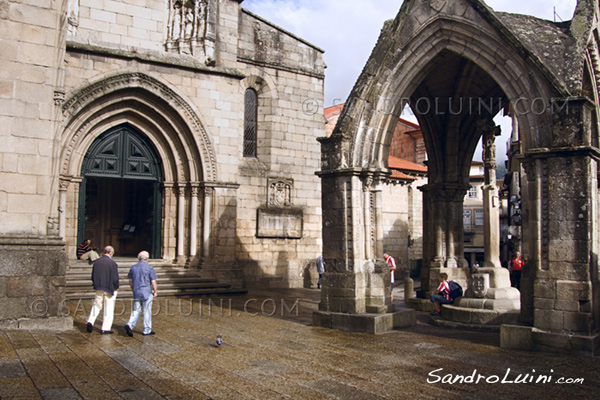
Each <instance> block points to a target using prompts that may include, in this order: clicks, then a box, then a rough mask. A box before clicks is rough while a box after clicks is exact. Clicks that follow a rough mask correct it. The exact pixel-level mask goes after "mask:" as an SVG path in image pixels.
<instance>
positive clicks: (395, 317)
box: [313, 309, 417, 334]
mask: <svg viewBox="0 0 600 400" xmlns="http://www.w3.org/2000/svg"><path fill="white" fill-rule="evenodd" d="M416 323H417V317H416V313H415V310H412V309H403V310H399V311H395V312H391V313H383V314H371V313H364V314H347V313H335V312H328V311H315V312H314V313H313V325H315V326H320V327H324V328H330V329H339V330H342V331H350V332H364V333H371V334H378V333H384V332H389V331H391V330H394V329H398V328H405V327H409V326H413V325H415V324H416Z"/></svg>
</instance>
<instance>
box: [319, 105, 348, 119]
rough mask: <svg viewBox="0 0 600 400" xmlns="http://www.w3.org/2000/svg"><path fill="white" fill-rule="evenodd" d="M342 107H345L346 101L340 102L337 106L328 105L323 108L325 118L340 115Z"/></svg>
mask: <svg viewBox="0 0 600 400" xmlns="http://www.w3.org/2000/svg"><path fill="white" fill-rule="evenodd" d="M342 108H344V103H342V104H338V105H337V106H331V107H327V108H326V109H324V110H323V114H324V115H325V119H326V120H327V121H329V120H330V119H331V118H332V117H335V116H337V115H340V114H341V113H342Z"/></svg>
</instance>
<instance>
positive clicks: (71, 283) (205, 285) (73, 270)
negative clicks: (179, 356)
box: [65, 259, 247, 300]
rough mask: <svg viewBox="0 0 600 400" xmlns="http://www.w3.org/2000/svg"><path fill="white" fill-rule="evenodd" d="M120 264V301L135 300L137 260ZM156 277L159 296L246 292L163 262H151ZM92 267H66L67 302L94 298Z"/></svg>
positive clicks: (87, 265) (119, 262) (78, 264)
mask: <svg viewBox="0 0 600 400" xmlns="http://www.w3.org/2000/svg"><path fill="white" fill-rule="evenodd" d="M116 261H117V263H118V264H119V286H120V289H119V294H118V298H124V299H130V298H132V297H133V293H132V291H131V288H130V287H129V280H128V279H127V274H128V273H129V269H130V268H131V266H132V265H133V264H135V263H136V262H137V260H134V259H127V260H116ZM149 263H150V265H152V267H153V268H154V271H155V272H156V277H157V285H158V291H159V292H158V293H159V295H160V296H184V295H185V296H187V295H194V296H197V295H214V294H219V295H228V294H229V295H233V294H245V293H247V290H244V289H234V288H232V287H231V285H229V284H226V283H219V282H218V281H217V280H216V279H208V278H203V277H202V271H201V270H198V269H188V268H181V267H176V266H174V265H173V264H170V263H166V262H164V261H162V260H150V261H149ZM91 273H92V266H91V265H89V264H88V263H84V262H78V263H76V264H73V265H71V266H69V267H68V268H67V273H66V287H65V297H66V298H67V300H77V299H92V298H94V290H93V288H92V282H91Z"/></svg>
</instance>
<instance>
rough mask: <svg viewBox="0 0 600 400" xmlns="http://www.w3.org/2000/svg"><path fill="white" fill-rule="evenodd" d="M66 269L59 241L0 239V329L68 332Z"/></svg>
mask: <svg viewBox="0 0 600 400" xmlns="http://www.w3.org/2000/svg"><path fill="white" fill-rule="evenodd" d="M65 270H66V258H65V252H64V243H63V242H62V241H61V240H60V238H58V237H46V236H41V237H40V236H0V302H1V303H2V307H0V328H2V329H14V328H19V327H20V325H22V324H24V325H25V326H27V327H29V328H37V329H40V328H46V327H53V328H60V329H68V328H69V327H70V326H71V325H72V320H71V319H70V318H69V317H65V316H64V315H63V314H64V311H65V310H64V309H63V307H64V303H63V302H64V289H65Z"/></svg>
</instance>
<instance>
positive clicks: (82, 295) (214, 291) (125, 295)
mask: <svg viewBox="0 0 600 400" xmlns="http://www.w3.org/2000/svg"><path fill="white" fill-rule="evenodd" d="M247 293H248V291H247V290H245V289H234V288H231V287H229V288H200V289H166V290H162V289H160V287H159V291H158V295H159V296H160V297H163V296H207V295H222V296H225V295H231V296H233V295H243V294H247ZM117 297H118V298H119V299H131V298H133V293H132V292H131V290H124V289H119V292H118V295H117ZM65 298H66V300H90V299H93V298H94V291H93V290H90V291H87V292H72V293H65Z"/></svg>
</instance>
